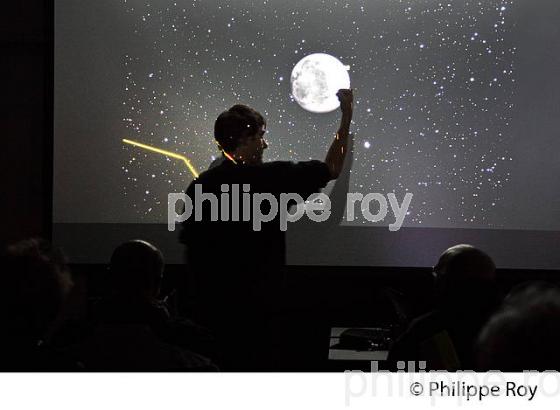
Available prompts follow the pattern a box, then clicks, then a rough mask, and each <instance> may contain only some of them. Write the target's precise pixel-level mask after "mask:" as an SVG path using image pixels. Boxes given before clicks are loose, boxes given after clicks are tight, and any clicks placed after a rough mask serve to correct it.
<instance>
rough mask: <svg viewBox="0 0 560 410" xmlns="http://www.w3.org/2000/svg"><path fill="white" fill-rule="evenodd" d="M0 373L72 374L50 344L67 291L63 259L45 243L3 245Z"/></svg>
mask: <svg viewBox="0 0 560 410" xmlns="http://www.w3.org/2000/svg"><path fill="white" fill-rule="evenodd" d="M1 263H2V265H1V266H2V269H1V270H0V271H1V276H0V277H1V281H2V286H1V287H0V317H1V318H2V338H1V339H0V371H76V370H80V368H79V366H78V364H77V363H76V362H75V361H73V360H71V359H70V358H69V357H68V356H66V355H65V354H62V353H61V352H60V351H58V350H57V349H55V348H54V347H53V346H52V345H51V343H50V342H51V339H52V336H53V334H54V333H55V331H56V329H57V328H58V325H59V324H60V322H61V320H60V319H61V317H62V314H61V312H62V310H63V309H62V307H63V305H64V303H65V302H66V298H67V295H68V293H69V291H70V289H71V287H72V280H71V277H70V272H69V270H68V267H67V265H66V258H65V256H64V254H63V253H62V251H61V250H60V249H57V248H54V247H53V246H51V244H50V243H48V242H47V241H45V240H42V239H28V240H24V241H21V242H18V243H16V244H13V245H11V246H9V247H8V248H7V249H6V251H5V253H4V255H3V257H2V262H1Z"/></svg>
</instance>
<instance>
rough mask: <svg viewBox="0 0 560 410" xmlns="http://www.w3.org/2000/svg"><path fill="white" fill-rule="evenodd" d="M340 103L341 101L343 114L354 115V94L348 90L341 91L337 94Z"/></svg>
mask: <svg viewBox="0 0 560 410" xmlns="http://www.w3.org/2000/svg"><path fill="white" fill-rule="evenodd" d="M336 96H337V97H338V101H340V109H341V110H342V114H346V115H349V114H352V110H353V108H354V92H353V91H352V90H348V89H340V90H338V92H337V93H336Z"/></svg>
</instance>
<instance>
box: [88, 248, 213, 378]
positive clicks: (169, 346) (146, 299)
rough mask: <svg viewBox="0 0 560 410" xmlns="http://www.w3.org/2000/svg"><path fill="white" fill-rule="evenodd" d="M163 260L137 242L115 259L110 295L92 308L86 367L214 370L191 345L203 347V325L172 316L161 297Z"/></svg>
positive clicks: (205, 334) (206, 336) (205, 337)
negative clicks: (93, 327) (201, 326)
mask: <svg viewBox="0 0 560 410" xmlns="http://www.w3.org/2000/svg"><path fill="white" fill-rule="evenodd" d="M164 266H165V264H164V259H163V255H162V253H161V252H160V251H159V250H158V249H157V248H156V247H155V246H153V245H152V244H150V243H148V242H146V241H142V240H133V241H129V242H126V243H123V244H122V245H120V246H118V247H117V248H116V249H115V251H114V252H113V255H112V257H111V265H110V273H111V280H110V282H111V289H110V292H109V295H108V296H107V297H105V298H104V299H103V300H102V301H100V302H99V303H97V304H96V305H95V306H94V309H93V310H94V311H93V318H94V321H95V330H94V331H93V335H92V336H91V337H90V338H89V339H88V340H87V341H86V342H85V343H84V345H83V346H82V348H81V351H82V357H83V361H84V365H85V366H86V369H88V370H102V371H174V370H183V371H211V370H215V369H216V368H215V366H214V365H213V364H212V362H211V361H210V360H209V359H207V358H205V357H203V356H201V355H199V354H196V353H194V352H192V351H191V350H189V349H193V348H194V349H196V348H200V349H204V348H205V346H204V344H205V343H210V342H211V338H210V336H209V334H208V332H205V331H204V329H202V328H200V327H198V326H196V325H194V324H193V323H190V322H187V321H178V320H174V319H173V318H172V317H171V316H170V314H169V312H168V310H167V309H166V306H165V305H164V304H163V303H162V302H161V301H159V300H158V296H159V292H160V287H161V282H162V279H163V271H164Z"/></svg>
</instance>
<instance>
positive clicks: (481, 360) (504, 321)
mask: <svg viewBox="0 0 560 410" xmlns="http://www.w3.org/2000/svg"><path fill="white" fill-rule="evenodd" d="M558 346H560V289H559V288H558V287H557V286H555V285H553V284H551V283H546V282H534V283H530V284H524V285H523V286H518V287H517V288H516V289H514V290H512V292H510V294H509V295H508V296H507V298H506V300H505V301H504V303H503V305H502V307H501V308H500V309H499V310H498V311H497V312H496V313H495V314H494V315H493V316H492V317H491V318H490V320H489V321H488V323H487V324H486V326H484V329H483V330H482V332H481V334H480V338H479V340H478V349H477V351H478V355H477V357H478V364H479V369H477V370H481V371H491V370H499V371H502V372H523V371H539V372H544V371H559V370H560V351H558Z"/></svg>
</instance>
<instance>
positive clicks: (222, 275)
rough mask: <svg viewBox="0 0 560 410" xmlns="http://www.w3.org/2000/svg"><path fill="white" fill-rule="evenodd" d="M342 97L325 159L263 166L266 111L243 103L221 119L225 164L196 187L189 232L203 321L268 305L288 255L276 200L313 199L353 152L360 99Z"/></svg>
mask: <svg viewBox="0 0 560 410" xmlns="http://www.w3.org/2000/svg"><path fill="white" fill-rule="evenodd" d="M337 96H338V98H339V100H340V107H341V111H342V118H341V122H340V127H339V129H338V132H337V133H336V137H335V139H334V141H333V142H332V144H331V146H330V148H329V150H328V152H327V155H326V158H325V160H324V161H305V162H297V163H294V162H288V161H275V162H263V159H262V158H263V152H264V150H265V149H266V148H267V146H268V144H267V142H266V140H265V133H266V120H265V119H264V118H263V116H262V115H261V114H260V113H258V112H257V111H255V110H254V109H252V108H250V107H247V106H245V105H235V106H233V107H231V108H230V109H229V110H227V111H225V112H223V113H222V114H220V115H219V117H218V118H217V120H216V123H215V126H214V136H215V139H216V142H217V143H218V145H219V147H220V148H221V150H222V153H223V158H222V159H221V160H219V161H215V162H214V163H213V164H212V166H211V167H210V168H209V169H208V170H207V171H205V172H203V173H202V174H201V175H200V176H199V178H197V179H196V180H195V181H193V182H192V183H191V185H190V186H189V187H188V189H187V191H186V193H187V196H188V197H189V198H191V200H192V203H193V209H192V213H191V217H189V218H188V219H187V220H186V221H185V222H183V224H182V229H181V241H182V242H183V243H185V244H186V245H187V264H188V266H189V271H190V272H192V273H194V275H195V278H196V292H195V294H196V298H197V304H198V306H199V307H200V309H199V310H200V311H202V313H203V315H206V316H208V317H211V319H212V320H220V317H221V318H223V317H225V316H224V315H227V312H228V311H229V312H231V310H232V309H234V310H237V309H242V310H243V308H242V306H245V308H247V309H249V310H250V309H251V308H252V307H255V305H254V302H255V303H256V302H257V299H259V298H260V299H266V297H267V296H266V291H265V288H266V286H264V285H265V284H266V282H267V281H268V280H269V278H270V277H271V275H272V274H273V273H274V272H276V271H277V270H278V267H281V266H282V265H284V264H285V257H286V252H285V248H286V246H285V232H284V230H282V229H281V221H280V219H281V218H279V217H278V215H277V214H278V213H281V210H280V212H277V213H276V214H275V213H274V211H275V209H274V205H273V204H271V201H270V199H271V198H272V197H273V198H274V199H276V202H277V204H280V200H281V198H280V196H281V194H297V195H299V196H300V197H302V198H303V199H307V198H308V197H309V196H310V195H311V194H313V193H316V192H318V191H319V190H320V189H321V188H323V187H324V186H325V185H326V184H327V183H328V182H329V181H330V180H332V179H336V178H337V177H338V176H339V174H340V172H341V170H342V166H343V163H344V158H345V155H346V151H347V143H348V139H349V127H350V123H351V120H352V111H353V93H352V90H339V91H338V93H337ZM257 193H258V194H260V196H259V197H258V201H257V202H258V208H260V212H259V213H258V215H257V217H255V212H254V210H255V209H251V207H252V205H254V203H255V202H254V201H255V197H254V195H256V194H257ZM263 194H264V195H263ZM197 195H198V197H197ZM201 199H202V200H201ZM272 202H274V201H272ZM290 203H292V202H290ZM280 205H281V204H280ZM253 208H256V207H253ZM280 208H282V206H280ZM294 212H295V211H294ZM197 213H198V218H196V215H197ZM292 213H293V212H292ZM273 215H276V216H275V217H273ZM197 219H200V220H197ZM313 240H314V238H309V241H310V242H312V241H313ZM257 304H258V303H257ZM201 319H202V320H203V319H204V318H201Z"/></svg>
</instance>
